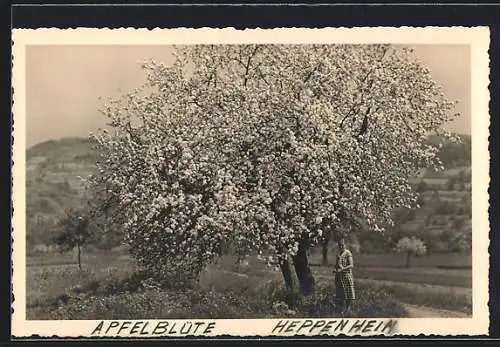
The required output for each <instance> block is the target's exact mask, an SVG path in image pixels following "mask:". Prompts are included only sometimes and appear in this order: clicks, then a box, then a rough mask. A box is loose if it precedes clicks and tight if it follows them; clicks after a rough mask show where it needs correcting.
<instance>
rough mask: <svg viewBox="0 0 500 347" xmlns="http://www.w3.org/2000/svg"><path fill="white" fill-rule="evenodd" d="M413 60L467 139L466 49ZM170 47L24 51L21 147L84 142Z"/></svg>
mask: <svg viewBox="0 0 500 347" xmlns="http://www.w3.org/2000/svg"><path fill="white" fill-rule="evenodd" d="M414 47H415V54H416V55H417V56H418V57H419V58H420V59H421V60H422V61H423V62H424V63H425V64H426V65H427V66H428V67H429V68H430V69H431V72H432V75H433V77H434V79H435V80H436V81H437V82H438V83H440V84H441V85H442V86H443V88H444V90H445V93H446V95H447V96H448V97H449V98H451V99H454V100H458V101H459V104H458V106H457V112H460V113H461V117H460V118H459V119H457V121H455V122H453V123H452V124H450V126H449V128H450V129H451V130H453V131H456V132H459V133H466V134H470V76H469V74H470V49H469V46H466V45H419V46H414ZM171 50H172V48H171V47H170V46H159V45H151V46H133V45H127V46H118V45H109V46H97V45H96V46H84V45H78V46H77V45H75V46H71V45H58V46H42V45H39V46H36V45H33V46H29V47H28V48H27V53H26V127H27V129H26V131H27V133H26V135H27V138H26V145H27V146H28V147H30V146H32V145H34V144H37V143H39V142H42V141H46V140H49V139H59V138H61V137H67V136H82V137H86V136H88V134H89V133H90V132H93V131H95V130H97V129H98V128H99V127H102V126H104V123H105V119H104V117H103V116H102V115H101V114H100V113H99V112H98V111H97V110H98V109H99V108H100V106H101V105H102V102H103V101H102V100H100V99H99V98H100V97H102V98H104V99H105V98H106V97H108V96H116V95H119V94H120V93H121V92H120V90H122V91H123V92H127V91H128V90H130V89H132V88H135V87H138V86H139V85H140V84H141V83H142V82H143V79H144V73H143V72H142V71H141V69H140V65H139V62H140V61H144V60H146V59H149V58H154V59H155V60H159V61H163V62H165V63H169V62H171V61H172V55H171Z"/></svg>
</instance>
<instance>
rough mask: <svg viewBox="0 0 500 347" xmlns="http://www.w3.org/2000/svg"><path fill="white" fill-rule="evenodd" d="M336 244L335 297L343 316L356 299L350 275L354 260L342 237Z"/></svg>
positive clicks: (352, 279)
mask: <svg viewBox="0 0 500 347" xmlns="http://www.w3.org/2000/svg"><path fill="white" fill-rule="evenodd" d="M337 245H338V249H339V253H338V254H337V263H336V264H335V269H334V270H333V272H334V274H335V299H336V302H337V305H338V307H339V308H340V310H341V314H342V316H344V315H345V313H346V312H347V311H348V310H349V307H350V306H351V303H352V301H353V300H355V299H356V293H355V290H354V278H353V276H352V268H353V267H354V261H353V259H352V253H351V251H349V250H348V249H347V248H346V246H345V243H344V239H343V238H340V239H339V241H338V242H337Z"/></svg>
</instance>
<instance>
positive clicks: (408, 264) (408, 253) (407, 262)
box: [406, 252, 411, 268]
mask: <svg viewBox="0 0 500 347" xmlns="http://www.w3.org/2000/svg"><path fill="white" fill-rule="evenodd" d="M410 256H411V253H410V252H406V267H407V268H409V267H410Z"/></svg>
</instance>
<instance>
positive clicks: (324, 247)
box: [321, 233, 331, 266]
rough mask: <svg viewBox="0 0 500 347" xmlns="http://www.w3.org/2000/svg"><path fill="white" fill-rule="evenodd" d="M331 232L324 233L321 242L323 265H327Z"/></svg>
mask: <svg viewBox="0 0 500 347" xmlns="http://www.w3.org/2000/svg"><path fill="white" fill-rule="evenodd" d="M330 238H331V233H327V234H326V235H325V239H324V240H323V244H322V262H321V263H322V264H323V266H326V265H328V243H329V242H330Z"/></svg>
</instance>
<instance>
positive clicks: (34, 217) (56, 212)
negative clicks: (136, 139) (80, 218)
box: [26, 138, 97, 245]
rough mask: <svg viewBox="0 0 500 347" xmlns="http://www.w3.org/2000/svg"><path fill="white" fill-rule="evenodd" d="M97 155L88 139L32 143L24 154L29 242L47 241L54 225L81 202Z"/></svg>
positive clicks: (48, 241) (32, 243) (33, 243)
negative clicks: (85, 181)
mask: <svg viewBox="0 0 500 347" xmlns="http://www.w3.org/2000/svg"><path fill="white" fill-rule="evenodd" d="M96 159H97V156H96V153H94V151H93V150H92V148H91V145H90V143H89V141H88V140H86V139H82V138H65V139H62V140H59V141H56V140H51V141H47V142H43V143H41V144H38V145H35V146H33V147H31V148H29V149H28V150H27V153H26V200H27V201H26V203H27V206H26V214H27V216H26V217H27V226H26V227H27V236H28V243H29V244H30V245H35V244H40V243H45V244H46V243H50V238H51V234H52V232H53V227H54V225H55V223H56V222H57V220H58V219H59V218H60V217H61V216H62V215H64V211H65V210H66V209H68V208H71V207H75V206H78V205H79V204H81V203H82V201H83V191H84V189H83V183H82V181H81V179H80V178H79V177H78V176H80V177H86V176H88V175H89V174H91V173H92V172H93V171H94V170H95V162H96Z"/></svg>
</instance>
